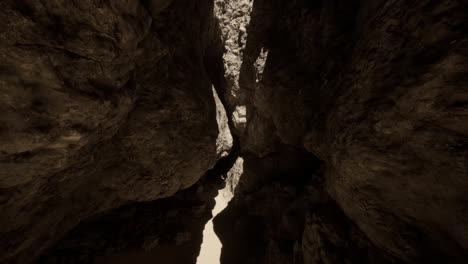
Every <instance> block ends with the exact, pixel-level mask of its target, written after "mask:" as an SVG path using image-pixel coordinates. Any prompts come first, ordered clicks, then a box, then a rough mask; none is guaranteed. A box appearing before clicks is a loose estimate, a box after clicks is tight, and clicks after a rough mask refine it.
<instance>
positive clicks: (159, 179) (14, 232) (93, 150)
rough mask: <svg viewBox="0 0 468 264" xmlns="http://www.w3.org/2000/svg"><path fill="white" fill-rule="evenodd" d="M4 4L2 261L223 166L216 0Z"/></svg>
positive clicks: (31, 254) (0, 44) (29, 254)
mask: <svg viewBox="0 0 468 264" xmlns="http://www.w3.org/2000/svg"><path fill="white" fill-rule="evenodd" d="M0 9H1V12H0V22H1V23H2V25H3V26H2V28H1V30H0V111H1V114H0V211H1V212H2V213H1V216H0V226H1V228H0V237H1V238H0V262H1V263H28V262H30V261H32V260H33V259H35V258H36V257H37V256H38V255H39V254H40V253H41V252H42V251H43V250H44V249H45V248H48V247H50V246H51V245H52V244H53V243H54V242H56V241H57V240H58V239H59V238H60V237H62V236H63V235H64V234H65V233H66V232H67V231H68V230H70V229H71V228H72V227H74V226H75V225H77V224H78V223H79V222H80V221H81V220H83V219H86V218H88V217H90V216H92V215H95V214H97V213H100V212H104V211H106V210H109V209H112V208H116V207H118V206H120V205H123V204H126V203H129V202H135V201H150V200H155V199H159V198H163V197H167V196H171V195H173V194H174V193H176V192H177V191H178V190H181V189H185V188H187V187H189V186H191V185H192V184H194V183H195V182H196V181H197V180H199V178H200V177H201V176H202V175H204V174H205V172H206V171H207V170H208V169H209V168H211V167H212V166H213V165H214V164H215V162H216V160H217V159H218V157H219V155H217V153H216V137H217V135H218V133H217V124H216V111H215V103H214V100H213V96H212V90H211V89H212V88H211V87H212V84H211V83H212V82H214V80H212V79H211V76H213V74H212V72H210V71H212V69H213V67H208V66H207V65H209V63H208V62H210V61H213V60H216V58H212V56H215V53H213V52H212V51H213V50H219V46H222V43H221V42H220V36H219V35H220V34H219V28H218V27H217V23H216V21H215V18H214V15H213V2H212V1H210V0H202V1H196V2H190V3H189V2H187V1H183V0H173V1H141V2H140V1H126V0H112V1H91V0H86V1H62V0H57V1H32V0H31V1H29V0H26V1H13V0H6V1H1V3H0ZM221 54H222V53H221ZM220 59H221V58H220Z"/></svg>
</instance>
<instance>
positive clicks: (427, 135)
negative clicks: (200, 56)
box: [215, 0, 468, 263]
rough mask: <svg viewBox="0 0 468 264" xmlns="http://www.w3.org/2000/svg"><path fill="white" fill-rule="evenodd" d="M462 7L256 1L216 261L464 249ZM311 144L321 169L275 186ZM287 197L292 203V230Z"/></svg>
mask: <svg viewBox="0 0 468 264" xmlns="http://www.w3.org/2000/svg"><path fill="white" fill-rule="evenodd" d="M467 11H468V7H467V4H466V2H465V1H456V0H455V1H417V2H411V1H399V0H388V1H383V0H381V1H364V0H362V1H358V0H356V1H340V0H337V1H319V0H317V1H305V0H297V1H282V0H254V2H253V9H252V13H251V19H250V24H249V25H248V27H247V43H246V47H245V50H244V53H243V62H242V66H241V69H240V76H239V87H240V90H241V93H243V94H245V96H244V98H245V101H244V102H243V104H245V105H246V112H247V125H246V129H245V132H244V133H243V134H241V135H240V138H241V149H242V151H241V153H242V156H243V158H244V172H245V173H244V175H243V176H242V178H241V182H246V183H245V184H241V183H239V186H238V188H237V190H236V197H235V198H234V199H233V201H231V203H230V205H229V206H228V208H227V209H226V211H224V212H223V213H221V215H220V216H219V217H217V218H216V219H215V228H216V230H217V232H218V234H219V235H220V236H221V240H222V242H223V245H224V247H223V252H222V263H397V262H405V263H465V262H466V261H467V259H468V240H467V239H468V222H467V221H466V219H468V211H467V208H468V203H467V200H468V196H467V193H468V180H467V179H468V171H467V168H468V142H467V140H466V139H467V138H468V137H467V136H468V122H467V121H468V105H467V104H466V102H467V96H468V89H467V87H468V86H467V81H468V80H467V78H466V77H465V76H467V75H468V74H467V71H468V70H467V69H468V67H467V66H468V50H467V48H466V47H467V45H466V44H467V41H468V32H467V24H466V22H467V21H468V16H467V14H468V12H467ZM262 53H267V54H268V55H267V57H266V61H265V66H264V69H259V67H258V59H259V57H261V54H262ZM259 73H261V74H260V76H261V79H260V80H258V76H259ZM285 150H287V151H285ZM291 151H292V153H291ZM310 155H312V156H315V157H316V158H317V159H318V160H321V161H322V162H323V165H322V167H321V169H307V172H306V175H305V176H303V177H305V178H306V179H308V180H304V182H311V183H307V184H301V185H299V186H295V187H294V188H292V190H294V191H291V193H288V194H287V195H283V194H282V193H283V192H287V191H286V190H283V191H281V190H282V188H284V189H288V188H290V187H289V186H291V185H293V186H294V184H293V183H291V181H294V180H293V179H294V178H295V177H296V175H297V173H296V172H294V170H293V168H301V167H304V166H307V165H308V164H309V162H308V161H304V160H302V161H301V159H299V161H297V160H294V159H293V160H291V157H292V156H299V157H302V159H304V158H305V157H308V156H310ZM272 157H276V158H275V159H274V160H272ZM270 162H273V163H275V165H274V166H276V167H275V169H274V170H273V171H272V170H271V168H268V167H267V168H265V167H264V166H263V165H260V164H264V163H270ZM249 164H250V165H249ZM270 166H273V165H270ZM314 175H316V176H314ZM314 178H318V180H316V182H314V180H313V179H314ZM246 186H248V187H246ZM310 188H312V190H314V191H313V192H312V194H313V193H315V195H312V194H308V193H307V192H306V190H307V189H310ZM252 190H257V191H252ZM278 200H279V201H278ZM298 201H301V202H298ZM266 208H269V209H268V210H266ZM288 208H300V209H297V210H295V209H291V210H293V211H294V212H297V213H295V215H296V216H295V217H292V219H295V220H294V221H295V222H294V221H293V222H292V223H294V224H293V226H296V228H295V229H293V230H289V231H288V230H287V226H288V223H290V221H289V220H284V219H283V218H284V217H286V218H287V215H288V213H287V212H288V211H289V209H288ZM269 210H270V211H275V210H276V212H277V213H276V214H272V213H271V212H269ZM233 219H240V220H238V221H235V220H233ZM283 220H284V221H286V222H285V223H282V222H281V221H283ZM268 222H270V223H271V224H269V223H268ZM278 223H279V224H278ZM229 225H232V226H234V230H235V232H234V234H233V233H232V232H230V231H228V230H229V229H228V228H227V227H228V226H229ZM259 230H260V231H259ZM257 231H258V234H256V233H255V232H257ZM246 241H251V243H250V242H249V243H246ZM242 251H244V252H245V254H239V252H242ZM236 261H237V262H236Z"/></svg>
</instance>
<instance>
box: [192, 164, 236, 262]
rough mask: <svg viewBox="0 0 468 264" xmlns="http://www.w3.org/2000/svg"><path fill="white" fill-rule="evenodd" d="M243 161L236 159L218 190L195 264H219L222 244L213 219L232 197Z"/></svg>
mask: <svg viewBox="0 0 468 264" xmlns="http://www.w3.org/2000/svg"><path fill="white" fill-rule="evenodd" d="M243 163H244V160H243V159H242V158H238V159H237V160H236V163H235V164H234V166H233V167H232V169H231V170H230V171H229V172H228V175H227V178H226V186H225V187H224V188H223V189H221V190H219V192H218V196H216V198H215V201H216V205H215V207H214V208H213V211H212V214H213V217H212V218H211V219H210V221H208V223H207V224H206V226H205V230H204V231H203V242H202V245H201V249H200V255H199V256H198V258H197V264H219V263H220V256H221V248H222V244H221V241H220V240H219V238H218V236H217V235H216V234H215V231H214V228H213V219H214V217H215V216H216V215H217V214H219V213H220V212H221V211H222V210H224V208H226V206H227V205H228V203H229V201H230V200H231V199H232V197H233V196H234V189H235V187H236V185H237V183H238V182H239V177H240V176H241V174H242V166H243Z"/></svg>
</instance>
